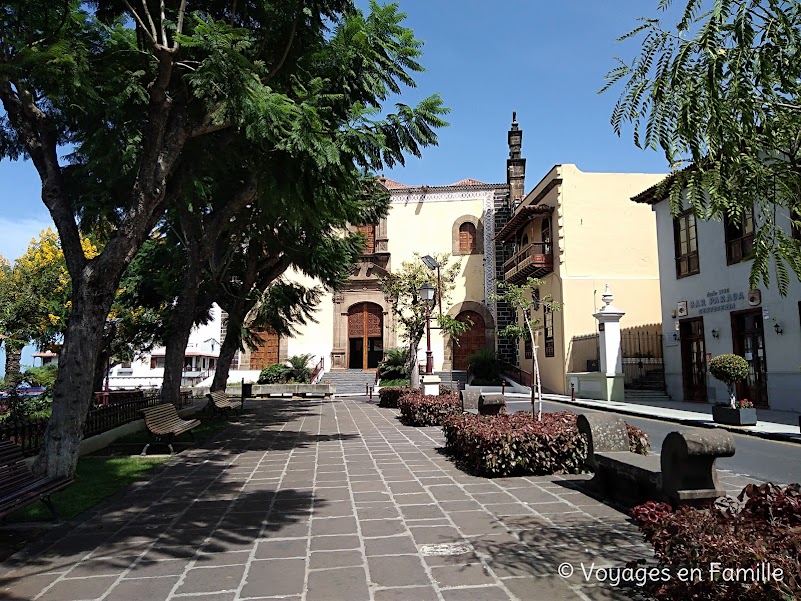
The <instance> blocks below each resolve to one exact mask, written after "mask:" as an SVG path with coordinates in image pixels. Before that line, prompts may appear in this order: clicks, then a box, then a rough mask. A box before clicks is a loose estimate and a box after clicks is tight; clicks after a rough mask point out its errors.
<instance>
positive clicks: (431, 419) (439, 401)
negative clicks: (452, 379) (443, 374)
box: [398, 391, 462, 426]
mask: <svg viewBox="0 0 801 601" xmlns="http://www.w3.org/2000/svg"><path fill="white" fill-rule="evenodd" d="M398 407H399V408H400V412H401V421H402V422H403V423H404V424H406V425H407V426H439V425H441V424H442V420H443V419H445V418H446V417H448V416H451V415H455V414H458V413H461V412H462V405H461V403H460V402H459V397H458V396H457V395H455V394H453V393H450V394H440V395H439V396H424V395H423V394H421V393H420V392H418V391H411V392H407V393H406V394H404V395H403V396H402V397H401V398H400V400H399V401H398Z"/></svg>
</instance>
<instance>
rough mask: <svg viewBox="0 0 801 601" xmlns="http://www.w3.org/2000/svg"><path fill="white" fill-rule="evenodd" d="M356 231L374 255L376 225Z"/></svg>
mask: <svg viewBox="0 0 801 601" xmlns="http://www.w3.org/2000/svg"><path fill="white" fill-rule="evenodd" d="M356 231H357V232H359V233H361V234H364V237H365V238H367V240H366V241H365V243H364V250H363V251H362V252H363V253H364V254H366V255H371V254H373V253H374V252H375V225H360V226H358V227H357V228H356ZM212 350H213V349H212Z"/></svg>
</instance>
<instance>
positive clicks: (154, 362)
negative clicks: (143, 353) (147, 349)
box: [150, 357, 156, 369]
mask: <svg viewBox="0 0 801 601" xmlns="http://www.w3.org/2000/svg"><path fill="white" fill-rule="evenodd" d="M150 369H156V359H155V357H151V358H150Z"/></svg>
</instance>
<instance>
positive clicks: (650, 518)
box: [631, 484, 801, 601]
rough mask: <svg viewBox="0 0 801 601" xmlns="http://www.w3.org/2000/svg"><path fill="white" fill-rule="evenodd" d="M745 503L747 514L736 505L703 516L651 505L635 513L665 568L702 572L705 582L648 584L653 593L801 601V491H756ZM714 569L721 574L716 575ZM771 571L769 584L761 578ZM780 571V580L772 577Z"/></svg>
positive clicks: (725, 600)
mask: <svg viewBox="0 0 801 601" xmlns="http://www.w3.org/2000/svg"><path fill="white" fill-rule="evenodd" d="M738 499H739V500H740V502H741V503H742V507H738V504H737V503H735V502H734V500H733V499H729V501H730V502H729V503H728V506H721V505H720V504H718V505H715V506H713V507H709V508H704V509H698V508H692V507H680V508H679V509H677V510H676V511H672V510H671V508H670V506H668V505H666V504H664V503H654V502H648V503H645V504H644V505H640V506H638V507H635V508H634V509H632V510H631V516H632V517H633V518H634V520H635V522H636V523H637V525H638V526H639V528H640V531H641V532H642V533H643V536H644V538H645V540H646V541H648V542H649V543H651V544H652V545H653V547H654V554H655V556H656V558H657V560H658V561H659V567H660V568H664V569H670V570H672V571H674V570H675V568H677V567H681V568H688V569H692V568H697V569H698V570H700V574H701V575H702V578H700V579H685V580H688V581H687V582H683V581H682V579H680V578H671V579H669V580H667V581H666V582H648V583H646V585H645V587H646V589H647V590H648V592H650V593H651V594H652V595H654V596H655V597H657V598H659V599H668V600H676V601H678V600H682V601H683V600H684V599H697V600H699V601H740V600H742V601H784V600H787V599H799V598H801V486H799V485H798V484H791V485H790V486H787V487H784V488H782V487H779V486H776V485H775V484H762V485H759V486H755V485H753V484H749V485H748V486H746V487H745V488H744V489H743V491H742V492H741V493H740V495H739V496H738ZM743 501H744V503H743ZM713 562H714V563H716V564H717V566H718V568H719V569H718V570H717V572H716V573H712V572H711V566H712V563H713ZM768 565H769V566H770V567H769V568H767V569H764V568H763V573H764V574H765V575H766V576H768V578H765V579H764V581H763V580H762V579H761V577H760V572H758V571H757V570H758V569H759V568H760V567H761V566H768ZM777 569H778V570H781V575H782V576H781V579H779V578H773V577H772V576H771V575H772V574H774V573H775V572H774V570H777ZM738 570H739V571H738ZM738 575H739V577H738Z"/></svg>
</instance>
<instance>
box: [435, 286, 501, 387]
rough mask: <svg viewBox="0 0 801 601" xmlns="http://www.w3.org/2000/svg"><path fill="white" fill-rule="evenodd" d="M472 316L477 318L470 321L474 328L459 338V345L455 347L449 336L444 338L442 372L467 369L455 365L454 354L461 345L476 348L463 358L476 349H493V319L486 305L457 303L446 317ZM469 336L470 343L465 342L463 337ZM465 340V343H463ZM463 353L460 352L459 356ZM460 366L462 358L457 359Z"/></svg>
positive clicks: (473, 302) (466, 302) (465, 302)
mask: <svg viewBox="0 0 801 601" xmlns="http://www.w3.org/2000/svg"><path fill="white" fill-rule="evenodd" d="M471 313H472V314H474V315H475V316H477V318H475V317H473V318H471V321H472V322H473V323H474V326H473V327H472V328H471V330H470V332H469V333H468V334H465V335H463V336H462V337H461V338H460V344H459V345H457V344H456V342H455V341H454V340H453V338H452V337H451V336H449V335H446V336H445V337H444V345H445V348H444V349H443V351H444V352H443V354H444V362H443V365H442V369H443V370H444V371H450V370H458V369H467V367H466V366H465V367H463V368H459V367H456V365H455V361H454V360H455V353H456V352H457V350H458V349H460V348H461V346H462V344H465V343H467V344H470V345H471V346H476V347H477V348H476V349H473V350H471V351H470V352H468V353H466V354H465V355H464V358H466V357H467V355H469V354H470V353H472V352H473V351H474V350H477V349H478V348H490V349H494V348H495V319H493V317H492V313H490V311H489V309H488V308H487V307H486V305H483V304H482V303H479V302H476V301H464V302H462V303H457V304H456V305H454V306H453V307H451V309H450V311H448V315H450V316H451V317H453V318H455V319H460V317H462V316H464V317H465V318H468V317H470V314H471ZM468 335H469V336H470V337H471V338H470V342H466V339H465V337H466V336H468ZM482 336H483V344H482V343H481V337H482ZM463 339H465V341H463ZM462 354H463V353H461V352H460V355H462ZM459 361H460V364H461V362H462V358H461V357H460V358H459Z"/></svg>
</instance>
